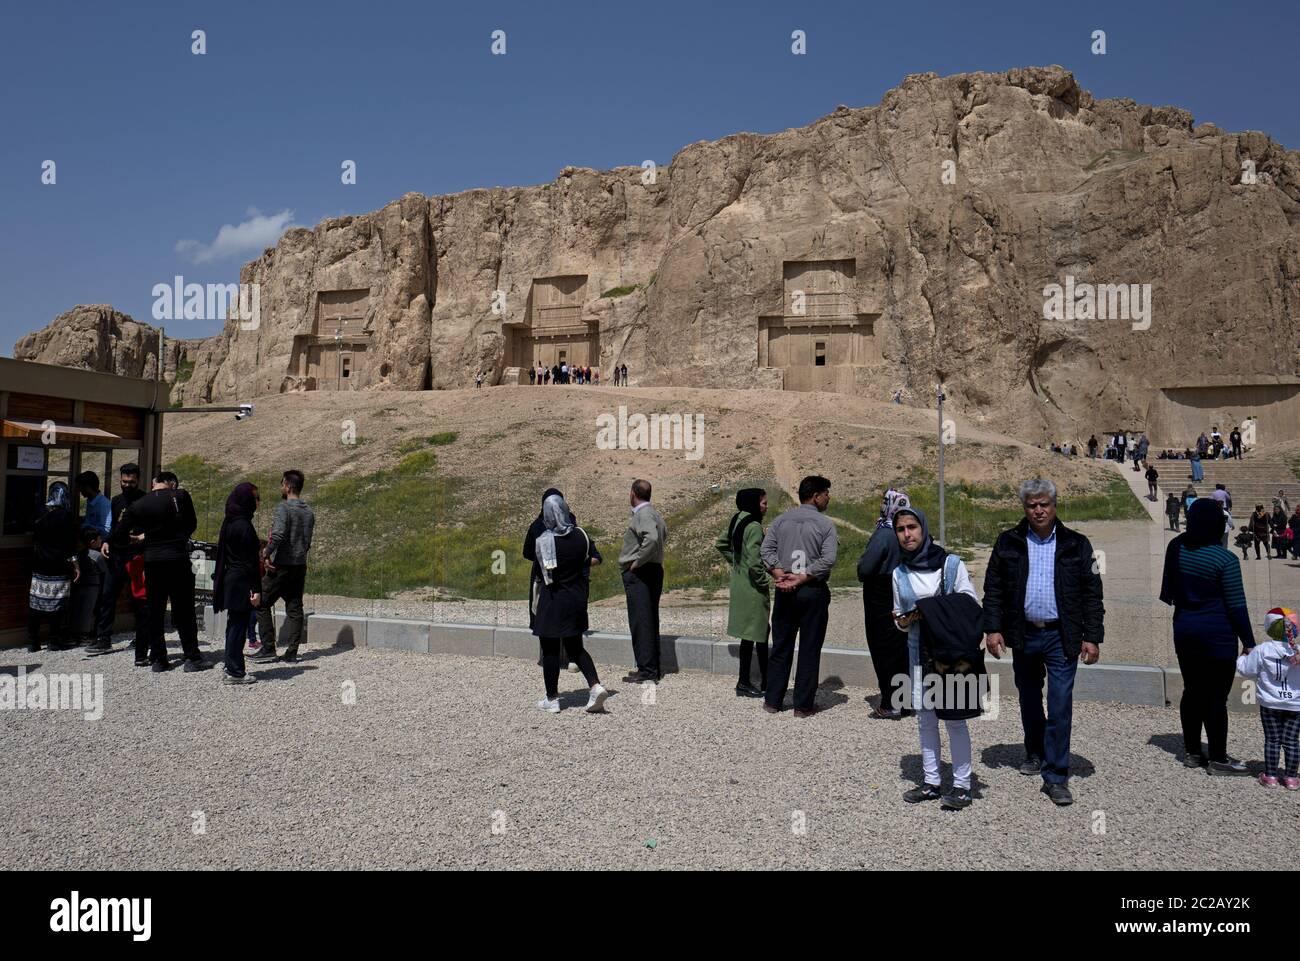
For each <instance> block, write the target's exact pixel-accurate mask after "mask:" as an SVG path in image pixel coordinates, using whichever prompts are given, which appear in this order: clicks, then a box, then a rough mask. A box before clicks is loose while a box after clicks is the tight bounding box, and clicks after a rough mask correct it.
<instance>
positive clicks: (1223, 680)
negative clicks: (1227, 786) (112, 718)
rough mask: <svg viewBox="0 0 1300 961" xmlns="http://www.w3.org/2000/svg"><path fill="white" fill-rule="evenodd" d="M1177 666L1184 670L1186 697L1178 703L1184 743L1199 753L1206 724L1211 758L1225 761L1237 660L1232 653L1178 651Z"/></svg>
mask: <svg viewBox="0 0 1300 961" xmlns="http://www.w3.org/2000/svg"><path fill="white" fill-rule="evenodd" d="M1178 669H1179V670H1180V671H1182V673H1183V699H1182V700H1181V701H1180V702H1179V704H1178V714H1179V716H1180V717H1181V719H1182V722H1183V747H1184V748H1186V750H1187V752H1188V753H1189V754H1200V753H1201V729H1202V728H1204V729H1205V739H1206V740H1207V741H1208V742H1209V752H1210V753H1209V758H1210V760H1211V761H1222V760H1223V759H1224V758H1226V757H1227V756H1228V695H1229V694H1230V693H1231V692H1232V682H1233V680H1234V678H1235V677H1236V675H1237V662H1236V661H1235V660H1234V659H1233V658H1230V657H1223V658H1220V657H1206V656H1205V655H1203V654H1197V653H1193V652H1189V651H1178Z"/></svg>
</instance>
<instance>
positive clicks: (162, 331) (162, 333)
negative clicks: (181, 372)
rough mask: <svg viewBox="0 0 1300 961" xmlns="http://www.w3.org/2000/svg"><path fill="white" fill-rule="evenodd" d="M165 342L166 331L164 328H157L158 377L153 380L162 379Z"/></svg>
mask: <svg viewBox="0 0 1300 961" xmlns="http://www.w3.org/2000/svg"><path fill="white" fill-rule="evenodd" d="M166 341H167V331H166V330H165V329H164V328H162V327H159V328H158V370H157V372H156V373H157V374H158V376H157V377H156V378H155V380H162V379H163V357H165V356H166V353H165V348H166Z"/></svg>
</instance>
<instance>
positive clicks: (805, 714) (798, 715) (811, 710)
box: [794, 707, 817, 717]
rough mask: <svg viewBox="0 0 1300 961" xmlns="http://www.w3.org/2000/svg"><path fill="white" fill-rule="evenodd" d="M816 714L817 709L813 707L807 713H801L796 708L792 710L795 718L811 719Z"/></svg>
mask: <svg viewBox="0 0 1300 961" xmlns="http://www.w3.org/2000/svg"><path fill="white" fill-rule="evenodd" d="M816 713H817V708H815V707H814V708H812V709H810V710H807V711H802V710H800V709H799V708H797V707H796V708H795V709H794V716H795V717H812V716H813V715H814V714H816Z"/></svg>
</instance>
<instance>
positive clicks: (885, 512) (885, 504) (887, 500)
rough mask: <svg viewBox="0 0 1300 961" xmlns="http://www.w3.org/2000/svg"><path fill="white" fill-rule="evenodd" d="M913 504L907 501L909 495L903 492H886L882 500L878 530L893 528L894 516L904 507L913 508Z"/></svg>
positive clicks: (891, 490)
mask: <svg viewBox="0 0 1300 961" xmlns="http://www.w3.org/2000/svg"><path fill="white" fill-rule="evenodd" d="M911 506H912V502H911V501H910V500H908V499H907V494H906V493H904V492H903V491H899V490H894V488H892V487H891V488H889V490H887V491H885V496H884V497H882V498H881V499H880V519H879V520H878V521H876V529H877V530H879V529H880V528H882V527H888V528H891V529H892V528H893V526H894V515H895V514H897V513H898V512H899V510H900V509H902V508H904V507H911Z"/></svg>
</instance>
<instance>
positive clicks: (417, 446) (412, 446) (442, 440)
mask: <svg viewBox="0 0 1300 961" xmlns="http://www.w3.org/2000/svg"><path fill="white" fill-rule="evenodd" d="M457 436H458V435H457V434H456V432H455V431H454V430H449V431H444V432H443V433H441V434H433V435H431V436H429V437H411V438H408V439H407V440H404V441H402V442H401V443H400V444H398V445H397V453H399V454H411V453H414V452H415V451H418V450H423V449H424V448H426V447H443V446H445V445H447V444H454V443H455V442H456V437H457Z"/></svg>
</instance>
